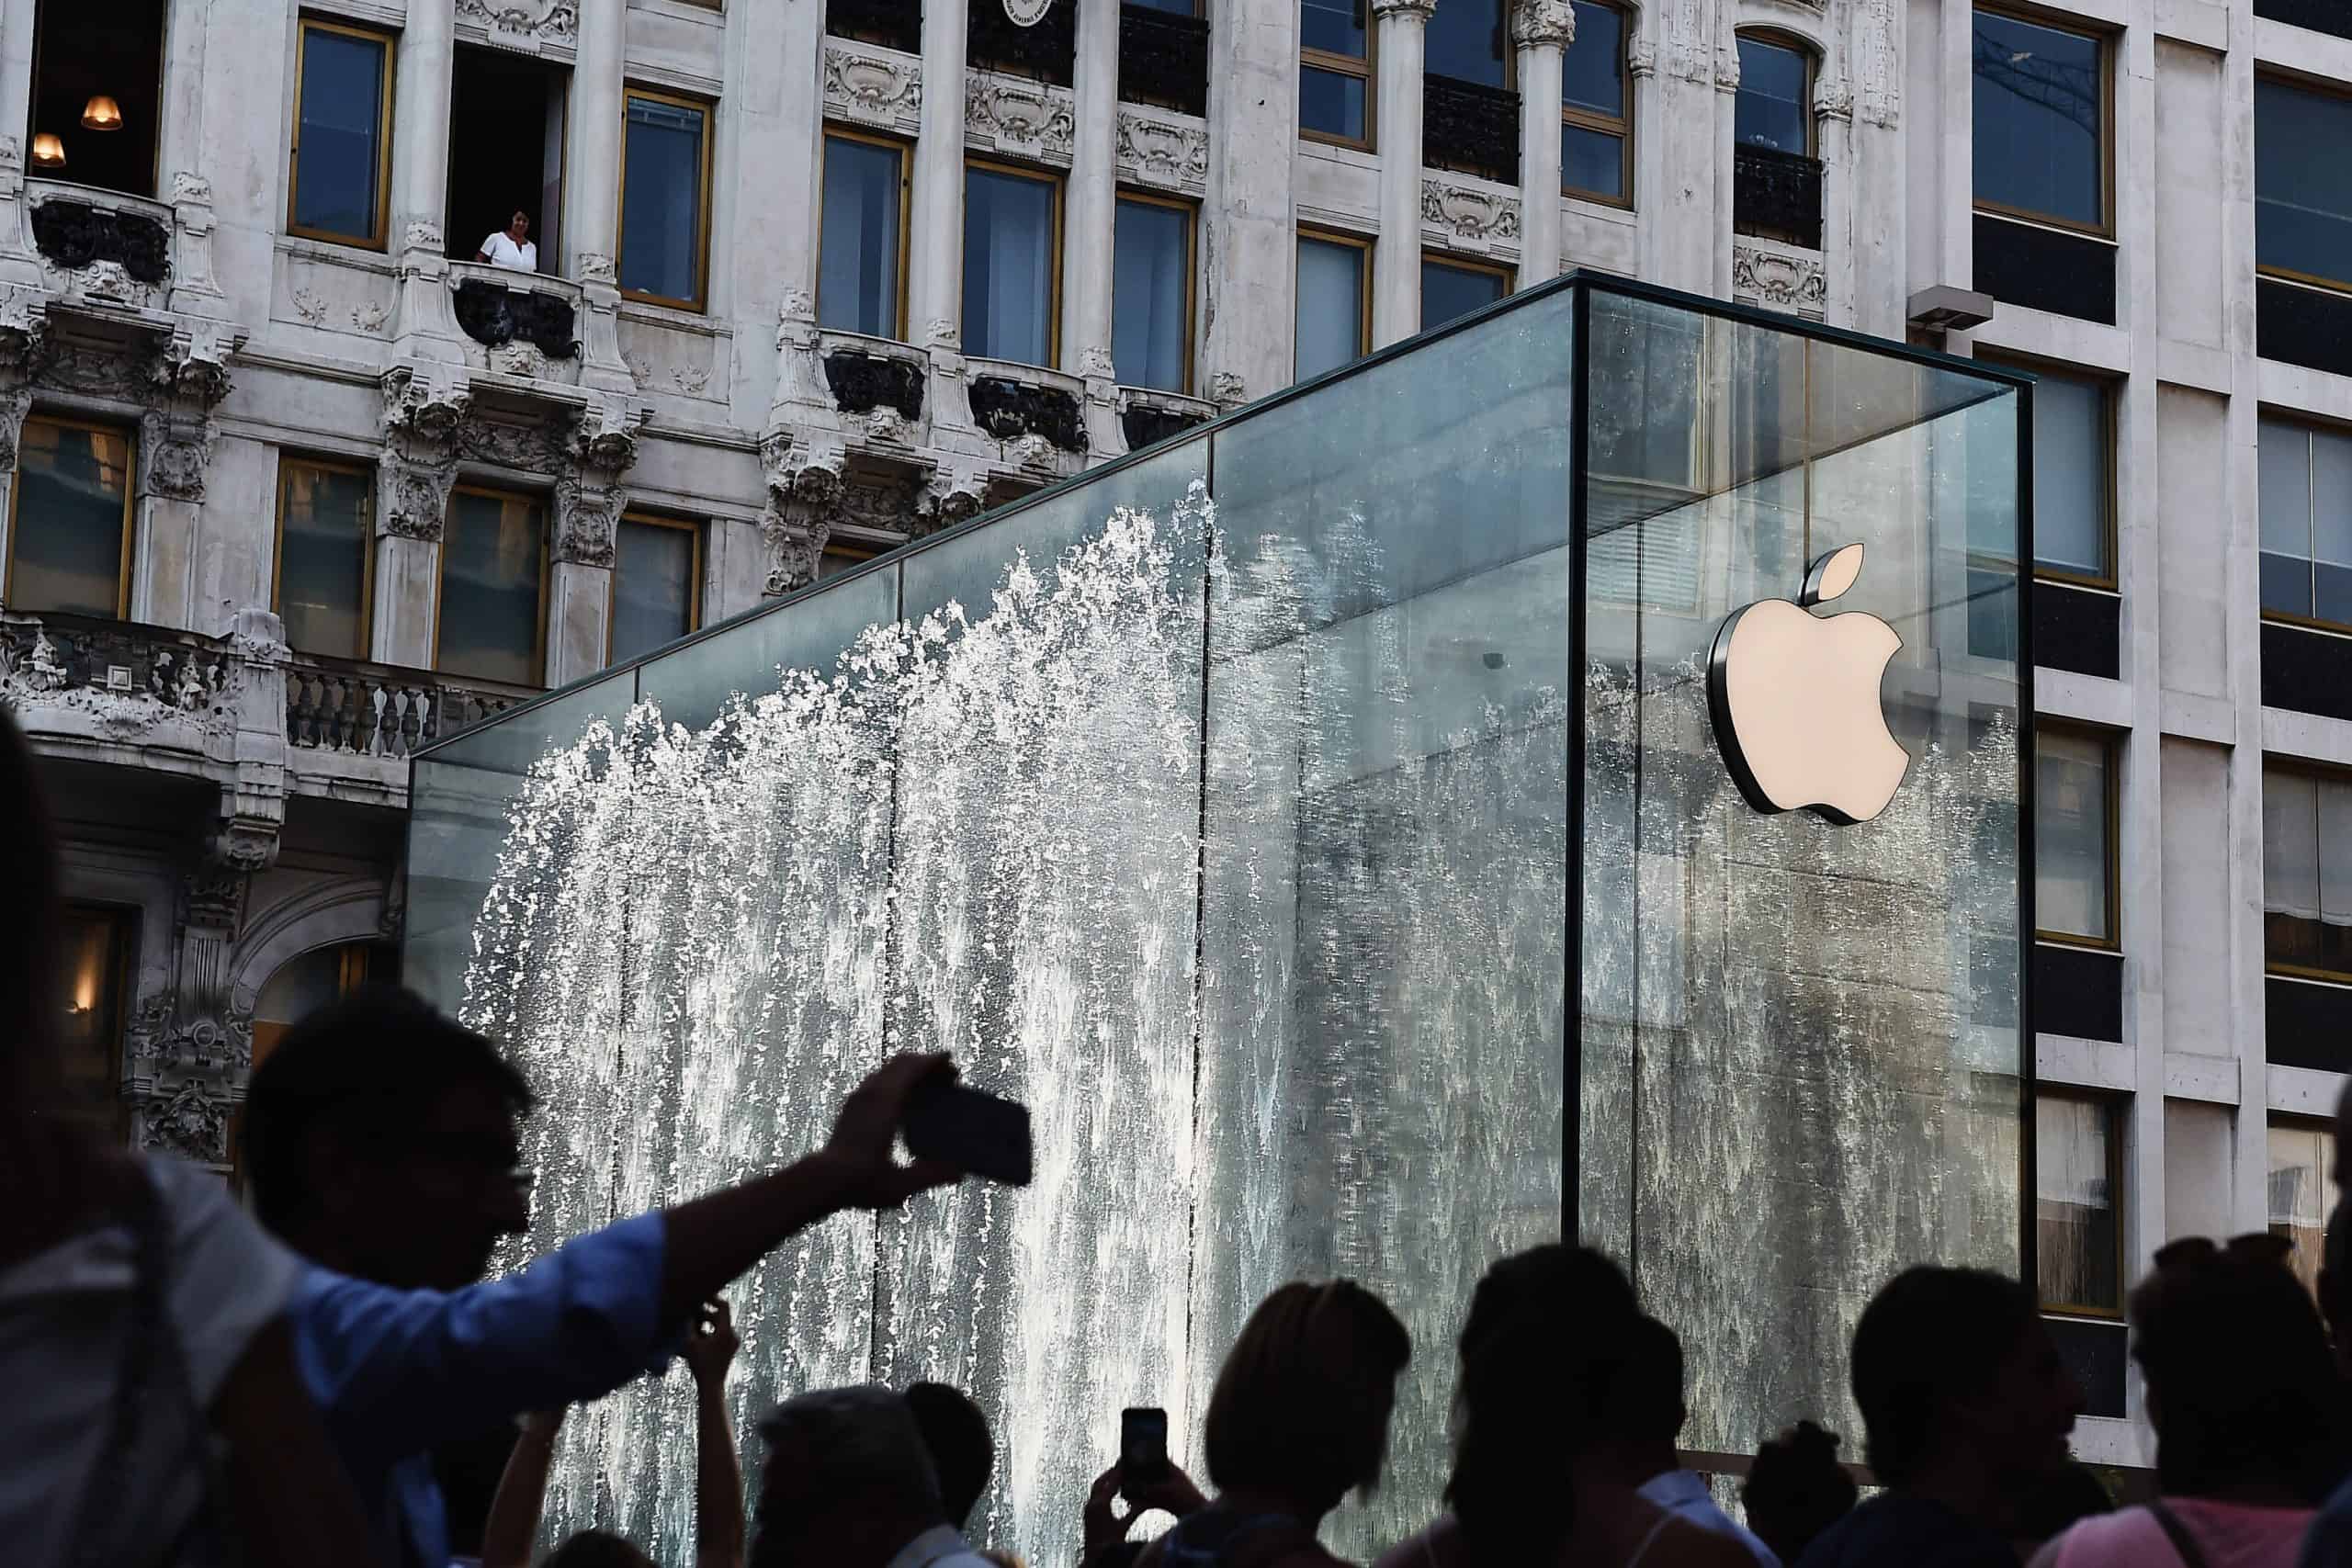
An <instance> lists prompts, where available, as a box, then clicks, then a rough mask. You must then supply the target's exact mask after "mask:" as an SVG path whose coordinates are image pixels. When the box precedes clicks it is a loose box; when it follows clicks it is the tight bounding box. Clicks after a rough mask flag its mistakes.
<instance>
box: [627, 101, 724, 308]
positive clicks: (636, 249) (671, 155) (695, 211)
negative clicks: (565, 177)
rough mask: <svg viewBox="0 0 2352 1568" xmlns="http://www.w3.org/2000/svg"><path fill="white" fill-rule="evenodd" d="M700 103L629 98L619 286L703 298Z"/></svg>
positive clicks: (691, 300)
mask: <svg viewBox="0 0 2352 1568" xmlns="http://www.w3.org/2000/svg"><path fill="white" fill-rule="evenodd" d="M705 118H706V117H705V116H704V114H703V111H702V110H700V109H698V108H692V107H687V106H685V105H683V104H673V103H665V102H663V101H662V100H661V99H658V98H640V97H636V96H631V97H630V99H629V100H628V128H627V129H628V141H627V143H626V144H625V145H624V146H623V148H622V150H621V156H622V159H623V160H624V164H625V168H624V173H623V180H622V184H621V261H620V285H621V287H622V288H627V289H629V290H631V291H632V292H635V293H639V294H651V295H655V296H657V297H659V298H661V299H674V300H680V301H684V302H685V303H689V304H694V303H699V301H700V299H701V298H702V238H703V231H702V217H703V214H702V195H703V193H702V139H703V129H704V123H705Z"/></svg>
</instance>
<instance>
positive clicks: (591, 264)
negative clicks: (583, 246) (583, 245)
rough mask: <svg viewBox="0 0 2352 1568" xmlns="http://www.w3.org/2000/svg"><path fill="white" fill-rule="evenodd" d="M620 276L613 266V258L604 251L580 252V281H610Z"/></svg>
mask: <svg viewBox="0 0 2352 1568" xmlns="http://www.w3.org/2000/svg"><path fill="white" fill-rule="evenodd" d="M617 276H619V274H618V273H616V271H615V270H614V268H613V258H612V257H610V256H608V255H606V254H605V253H604V252H602V251H582V252H581V253H580V281H581V282H582V283H610V282H612V281H613V280H614V279H615V278H616V277H617Z"/></svg>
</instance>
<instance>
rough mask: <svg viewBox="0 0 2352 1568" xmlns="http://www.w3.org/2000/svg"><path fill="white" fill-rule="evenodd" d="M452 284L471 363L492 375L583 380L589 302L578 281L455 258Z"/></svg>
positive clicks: (452, 303)
mask: <svg viewBox="0 0 2352 1568" xmlns="http://www.w3.org/2000/svg"><path fill="white" fill-rule="evenodd" d="M448 287H449V309H450V312H451V314H453V315H454V316H455V317H456V318H457V322H458V331H460V332H462V333H465V335H466V338H467V340H468V345H467V348H466V362H467V364H468V365H469V366H470V367H473V368H474V369H477V370H487V371H489V372H491V373H492V374H493V375H500V376H515V377H519V378H524V379H526V380H533V381H560V382H562V383H564V384H566V385H571V386H576V385H578V384H579V380H580V336H581V328H582V317H583V314H584V310H585V304H586V301H585V298H584V295H583V292H582V288H581V286H580V285H579V284H577V283H575V282H573V281H572V280H571V279H570V278H568V277H558V276H554V275H552V274H550V273H543V272H516V271H515V270H513V269H511V268H508V267H498V266H490V265H485V264H483V263H481V262H460V261H453V262H451V263H450V264H449V276H448Z"/></svg>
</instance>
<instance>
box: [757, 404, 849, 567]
mask: <svg viewBox="0 0 2352 1568" xmlns="http://www.w3.org/2000/svg"><path fill="white" fill-rule="evenodd" d="M760 461H761V464H762V466H763V468H766V470H767V485H768V504H767V510H766V511H765V512H764V513H763V514H762V516H761V518H760V534H761V536H762V537H763V539H764V540H765V541H766V542H767V547H768V575H767V581H766V582H765V583H764V584H763V588H762V591H763V592H765V593H767V594H768V595H769V596H771V597H774V596H775V595H777V594H783V593H789V592H792V591H793V590H795V589H797V588H801V587H805V586H806V585H807V584H809V583H811V582H814V581H816V580H817V563H818V561H819V560H820V559H821V558H823V556H824V553H825V541H826V540H827V539H828V538H829V537H830V536H831V533H832V509H833V505H834V503H835V502H838V501H839V500H840V499H841V493H842V475H843V473H844V471H845V470H846V468H847V466H848V464H847V459H846V457H844V455H843V453H842V449H841V447H840V446H837V445H829V446H826V447H824V448H823V449H821V450H820V449H819V448H816V447H814V446H803V445H800V444H799V443H797V441H795V439H794V438H793V436H792V434H791V433H790V432H789V431H777V432H775V433H774V434H771V435H769V436H768V437H767V439H765V440H764V441H763V442H761V443H760Z"/></svg>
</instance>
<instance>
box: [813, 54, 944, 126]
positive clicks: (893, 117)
mask: <svg viewBox="0 0 2352 1568" xmlns="http://www.w3.org/2000/svg"><path fill="white" fill-rule="evenodd" d="M825 112H826V113H827V114H829V115H831V116H833V117H834V118H839V119H849V120H859V121H863V122H865V123H866V124H869V125H881V126H892V127H895V128H897V129H899V130H907V131H914V130H919V129H920V128H921V126H922V62H921V61H919V60H909V59H905V58H903V57H898V58H893V57H892V56H889V55H887V54H884V53H883V52H882V51H878V50H876V51H871V52H869V51H865V50H862V49H859V48H856V47H855V46H854V45H848V44H843V43H840V42H837V41H834V40H831V39H828V40H827V41H826V44H825Z"/></svg>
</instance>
